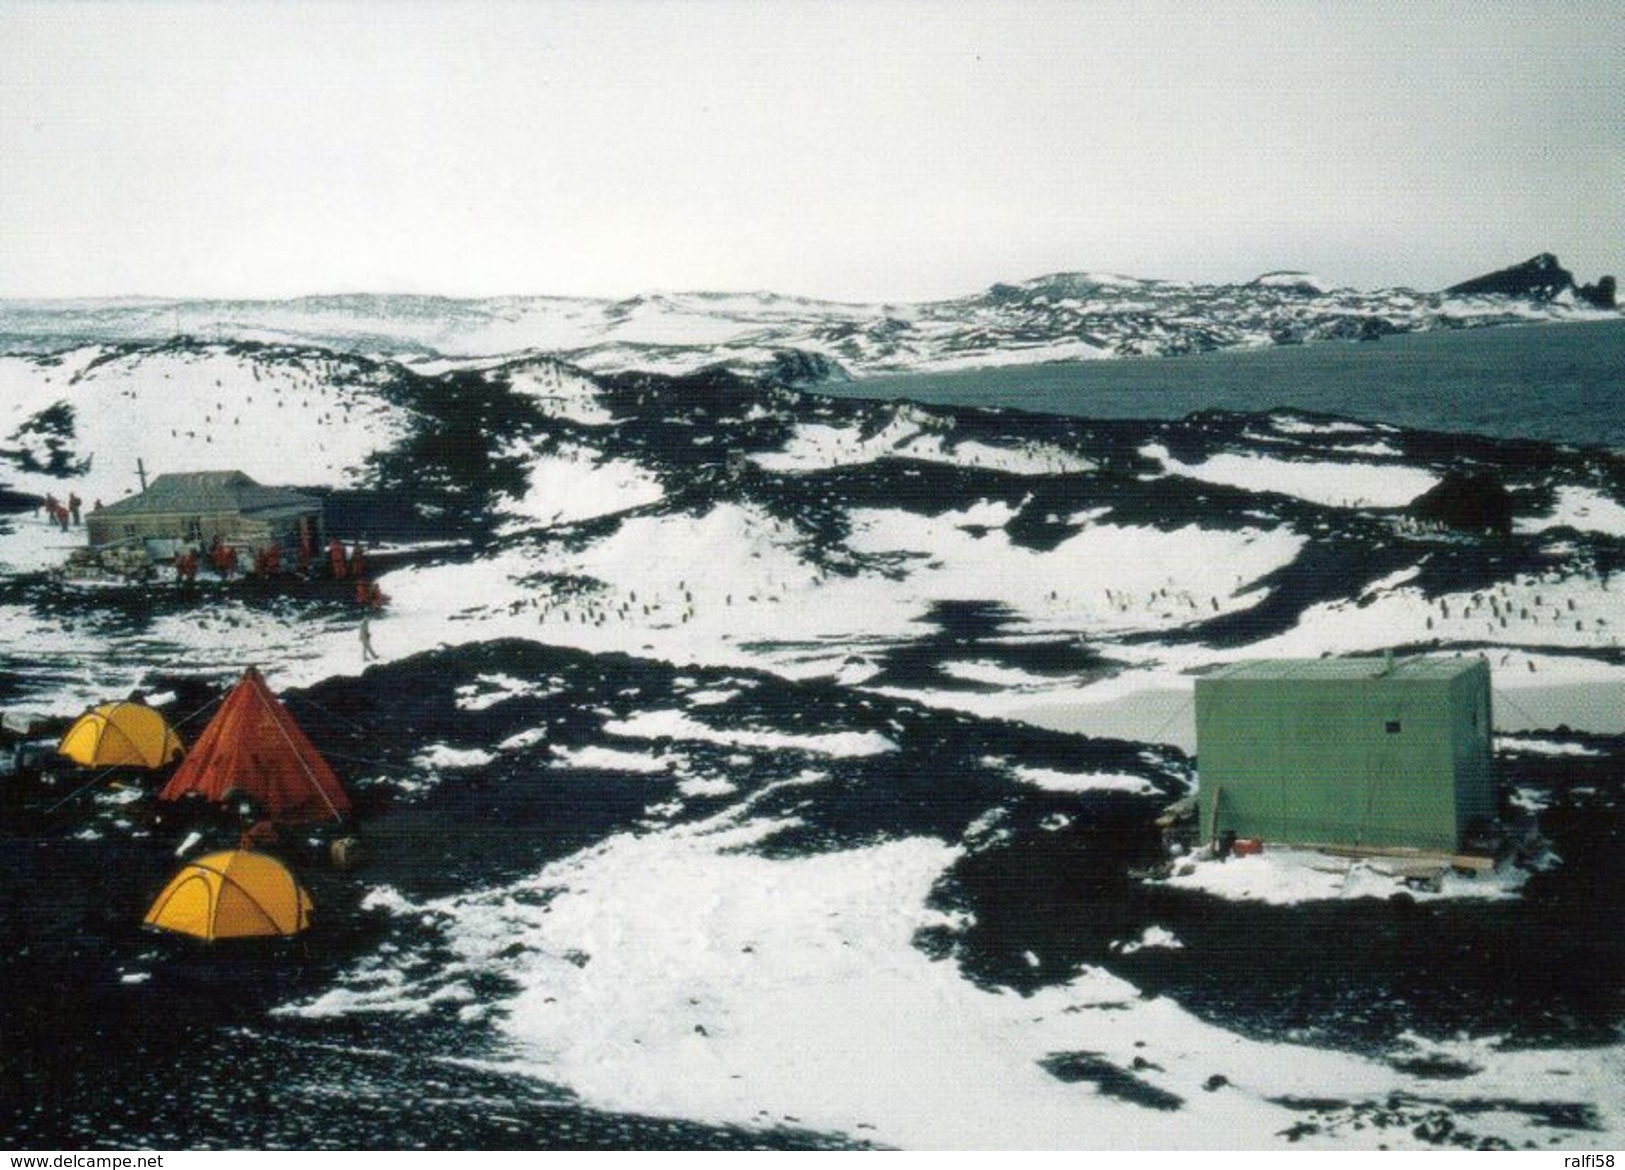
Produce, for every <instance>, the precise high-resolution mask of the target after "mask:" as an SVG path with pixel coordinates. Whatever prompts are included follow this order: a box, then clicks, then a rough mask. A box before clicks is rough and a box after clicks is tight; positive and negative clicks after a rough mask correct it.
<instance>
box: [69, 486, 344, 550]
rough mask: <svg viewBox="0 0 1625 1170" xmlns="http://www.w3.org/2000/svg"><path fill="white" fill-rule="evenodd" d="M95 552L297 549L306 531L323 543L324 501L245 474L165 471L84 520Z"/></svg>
mask: <svg viewBox="0 0 1625 1170" xmlns="http://www.w3.org/2000/svg"><path fill="white" fill-rule="evenodd" d="M85 524H86V527H87V528H88V530H89V533H90V545H91V548H92V549H106V548H112V547H118V546H124V547H133V546H140V545H145V546H146V548H147V550H148V552H149V555H156V556H168V555H170V553H172V552H173V551H174V549H175V548H177V547H179V546H182V545H193V546H203V547H207V546H208V545H210V544H212V543H213V542H214V539H215V537H219V538H220V539H221V540H223V541H224V542H225V543H227V544H233V545H239V546H244V547H250V548H261V547H264V546H266V545H269V544H278V545H282V546H283V547H285V548H288V549H293V548H297V547H298V545H299V541H300V536H301V528H302V526H303V527H308V531H309V534H310V540H311V541H312V543H313V545H314V546H315V547H320V545H321V543H322V542H323V541H324V540H325V535H326V534H325V532H324V531H323V524H322V502H321V500H319V499H317V498H316V497H315V496H307V495H304V494H302V493H300V492H295V491H290V490H289V489H287V488H278V487H265V486H263V485H261V484H258V483H255V482H254V481H253V480H252V479H250V478H249V477H248V476H246V475H244V474H243V473H242V472H240V471H187V472H177V473H172V474H169V475H160V476H159V477H158V478H156V479H154V480H153V481H152V483H151V485H150V486H149V487H148V488H147V490H146V491H144V492H141V493H140V494H139V495H134V496H130V497H128V498H127V499H123V500H119V501H118V502H117V503H114V504H109V505H108V506H106V507H104V508H98V509H96V510H95V511H92V512H91V513H89V514H88V515H87V516H86V518H85Z"/></svg>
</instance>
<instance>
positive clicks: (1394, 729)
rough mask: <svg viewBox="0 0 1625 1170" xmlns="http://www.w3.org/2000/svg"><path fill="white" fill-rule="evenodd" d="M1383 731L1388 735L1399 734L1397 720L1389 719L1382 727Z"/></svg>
mask: <svg viewBox="0 0 1625 1170" xmlns="http://www.w3.org/2000/svg"><path fill="white" fill-rule="evenodd" d="M1383 730H1384V731H1386V732H1387V733H1388V734H1389V735H1398V734H1399V720H1397V719H1390V720H1389V721H1388V723H1387V724H1386V725H1385V726H1384V728H1383Z"/></svg>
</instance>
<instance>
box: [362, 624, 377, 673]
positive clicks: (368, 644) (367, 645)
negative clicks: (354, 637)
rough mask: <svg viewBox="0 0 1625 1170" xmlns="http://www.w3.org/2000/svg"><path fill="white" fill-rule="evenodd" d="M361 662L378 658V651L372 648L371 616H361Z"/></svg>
mask: <svg viewBox="0 0 1625 1170" xmlns="http://www.w3.org/2000/svg"><path fill="white" fill-rule="evenodd" d="M360 634H361V661H363V662H371V661H372V660H373V659H375V658H377V657H378V651H376V650H374V649H373V648H372V615H371V614H370V613H364V614H362V615H361V630H360Z"/></svg>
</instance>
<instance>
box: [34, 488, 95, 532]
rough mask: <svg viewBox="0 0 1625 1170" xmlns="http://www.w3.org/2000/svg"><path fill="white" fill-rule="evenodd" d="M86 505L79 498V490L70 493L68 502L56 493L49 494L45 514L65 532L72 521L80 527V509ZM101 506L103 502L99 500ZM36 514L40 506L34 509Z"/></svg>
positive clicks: (75, 525)
mask: <svg viewBox="0 0 1625 1170" xmlns="http://www.w3.org/2000/svg"><path fill="white" fill-rule="evenodd" d="M84 506H85V502H84V501H83V500H81V499H80V498H79V493H77V492H69V493H68V502H67V503H63V502H62V501H61V500H59V499H57V498H56V497H55V496H54V495H47V496H46V497H45V503H44V508H45V514H46V515H47V516H49V517H50V519H51V523H52V524H55V525H56V526H57V527H59V528H61V529H62V531H63V532H66V531H67V530H68V526H69V524H70V523H71V524H72V525H73V526H74V527H78V525H79V510H80V509H81V508H83V507H84ZM101 506H102V502H101V501H100V500H97V501H96V507H97V508H98V509H99V508H100V507H101ZM34 514H35V515H36V516H37V515H39V508H38V507H36V508H35V509H34Z"/></svg>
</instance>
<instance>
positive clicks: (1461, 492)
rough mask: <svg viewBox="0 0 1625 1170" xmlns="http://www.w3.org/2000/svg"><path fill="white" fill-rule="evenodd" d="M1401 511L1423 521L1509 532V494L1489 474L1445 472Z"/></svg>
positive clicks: (1510, 495)
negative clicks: (1442, 476) (1436, 481)
mask: <svg viewBox="0 0 1625 1170" xmlns="http://www.w3.org/2000/svg"><path fill="white" fill-rule="evenodd" d="M1405 511H1406V513H1407V514H1408V515H1409V516H1410V517H1411V518H1412V519H1414V520H1419V521H1421V522H1423V523H1425V524H1443V525H1445V526H1446V527H1447V528H1465V529H1469V530H1471V531H1474V532H1485V531H1489V532H1497V533H1501V534H1502V535H1505V534H1507V533H1510V532H1511V531H1512V493H1511V492H1509V491H1507V489H1506V488H1505V487H1504V486H1502V484H1501V482H1500V481H1499V480H1497V479H1496V478H1495V477H1494V476H1490V475H1483V474H1476V473H1467V472H1460V471H1447V472H1445V475H1444V478H1443V479H1441V480H1440V481H1439V482H1438V483H1436V484H1434V485H1433V486H1432V487H1431V488H1429V489H1428V490H1427V491H1425V492H1423V493H1422V494H1421V495H1419V496H1417V497H1416V499H1414V500H1412V501H1411V502H1410V504H1409V505H1407V506H1406V509H1405Z"/></svg>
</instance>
